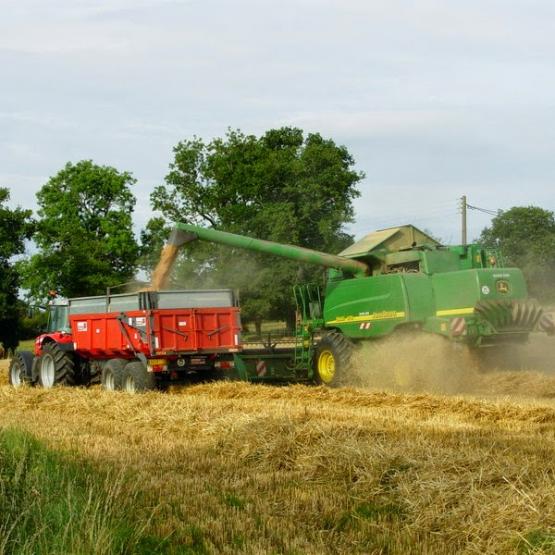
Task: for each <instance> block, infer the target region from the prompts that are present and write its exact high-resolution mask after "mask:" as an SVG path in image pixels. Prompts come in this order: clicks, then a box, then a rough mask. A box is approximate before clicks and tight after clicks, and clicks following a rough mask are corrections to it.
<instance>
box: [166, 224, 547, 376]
mask: <svg viewBox="0 0 555 555" xmlns="http://www.w3.org/2000/svg"><path fill="white" fill-rule="evenodd" d="M197 239H200V240H203V241H209V242H213V243H219V244H223V245H227V246H229V247H232V248H242V249H247V250H252V251H258V252H262V253H267V254H272V255H275V256H281V257H284V258H288V259H291V260H296V261H299V262H301V263H308V264H317V265H320V266H324V267H326V268H328V272H327V280H326V285H325V288H324V290H323V291H322V289H321V288H320V287H319V286H317V285H315V284H304V285H296V286H295V287H294V294H295V300H296V303H297V308H298V310H297V329H296V342H295V347H294V348H293V349H291V350H290V351H283V350H279V349H272V348H270V349H265V350H260V351H257V352H253V351H248V350H244V351H243V352H242V353H241V354H237V355H234V359H235V360H234V364H235V367H236V369H237V370H238V372H239V375H240V377H242V378H244V379H255V380H256V379H260V380H268V379H285V380H303V379H304V380H313V381H316V382H318V383H324V384H328V385H333V384H337V383H341V382H342V381H343V379H344V378H345V376H346V374H347V372H348V368H349V365H350V360H351V355H352V353H353V348H354V347H355V346H356V345H357V344H360V343H361V342H363V341H369V340H376V339H378V338H382V337H386V336H390V335H391V334H392V333H394V332H399V331H401V330H407V331H408V330H411V331H421V332H427V333H432V334H436V335H439V336H443V337H445V338H446V339H447V340H449V341H451V342H455V343H457V344H463V345H466V346H468V347H469V348H470V349H473V350H475V351H476V352H477V353H479V352H480V350H482V349H484V350H485V349H488V351H490V352H491V351H492V350H496V349H498V350H501V349H504V348H505V347H506V346H507V344H518V343H522V342H525V341H527V339H528V336H529V334H530V333H532V332H535V331H543V332H545V333H548V334H553V333H555V323H554V322H553V320H552V318H551V316H550V315H549V314H547V313H546V312H544V310H543V309H542V307H541V306H540V305H538V303H536V302H535V301H534V300H532V299H530V298H529V297H528V292H527V288H526V282H525V280H524V276H523V274H522V272H521V271H520V270H519V269H518V268H507V267H504V264H503V261H502V259H501V257H500V256H499V255H498V253H496V252H494V251H492V250H489V249H485V248H483V247H481V246H479V245H474V244H472V245H463V246H449V247H445V246H443V245H440V244H439V243H438V242H437V241H436V240H434V239H433V238H432V237H430V236H429V235H427V234H426V233H424V232H422V231H421V230H419V229H417V228H416V227H414V226H412V225H406V226H402V227H396V228H389V229H384V230H381V231H376V232H374V233H370V234H368V235H366V236H365V237H363V238H362V239H361V240H360V241H357V242H356V243H354V244H353V245H351V246H350V247H348V248H347V249H345V250H344V251H343V252H341V253H339V254H338V255H332V254H327V253H321V252H317V251H313V250H310V249H306V248H302V247H297V246H293V245H284V244H279V243H274V242H271V241H264V240H260V239H254V238H250V237H244V236H241V235H235V234H232V233H227V232H222V231H217V230H214V229H206V228H202V227H197V226H194V225H189V224H177V225H176V227H175V229H174V231H173V233H172V235H171V237H170V240H169V243H170V244H172V245H174V246H182V245H184V244H186V243H188V242H190V241H194V240H197ZM261 365H263V368H264V373H263V375H260V372H257V369H260V367H261Z"/></svg>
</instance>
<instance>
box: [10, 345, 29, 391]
mask: <svg viewBox="0 0 555 555" xmlns="http://www.w3.org/2000/svg"><path fill="white" fill-rule="evenodd" d="M32 366H33V353H31V352H29V351H18V352H16V353H15V354H14V356H13V358H12V361H11V362H10V370H9V380H10V385H11V386H12V387H21V386H22V385H23V384H25V383H32V382H31V380H30V379H29V376H30V375H31V367H32Z"/></svg>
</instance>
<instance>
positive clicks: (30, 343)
mask: <svg viewBox="0 0 555 555" xmlns="http://www.w3.org/2000/svg"><path fill="white" fill-rule="evenodd" d="M34 347H35V340H34V339H24V340H22V341H20V342H19V345H18V347H17V350H18V351H32V350H33V348H34Z"/></svg>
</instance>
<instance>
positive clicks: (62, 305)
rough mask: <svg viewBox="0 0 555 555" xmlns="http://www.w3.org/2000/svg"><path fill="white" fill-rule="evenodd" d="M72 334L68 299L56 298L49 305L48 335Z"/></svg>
mask: <svg viewBox="0 0 555 555" xmlns="http://www.w3.org/2000/svg"><path fill="white" fill-rule="evenodd" d="M57 331H60V332H65V333H70V332H71V328H70V325H69V303H68V300H67V299H63V298H58V297H56V298H54V299H53V300H52V301H50V303H48V323H47V325H46V333H53V332H57Z"/></svg>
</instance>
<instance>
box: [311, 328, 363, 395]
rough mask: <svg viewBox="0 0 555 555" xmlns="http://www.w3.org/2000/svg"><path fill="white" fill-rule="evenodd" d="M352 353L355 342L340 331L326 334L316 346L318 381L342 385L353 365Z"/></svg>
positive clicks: (315, 375)
mask: <svg viewBox="0 0 555 555" xmlns="http://www.w3.org/2000/svg"><path fill="white" fill-rule="evenodd" d="M352 354H353V344H352V343H351V342H350V341H349V340H348V339H347V338H346V337H345V336H344V335H342V334H341V333H338V332H330V333H328V334H327V335H325V336H324V337H323V338H322V340H321V341H320V343H319V344H318V346H317V348H316V357H315V367H316V368H315V370H316V371H315V373H314V379H315V381H316V383H319V384H324V385H329V386H336V385H340V384H341V382H342V381H344V380H345V374H346V373H347V371H348V369H349V366H350V365H351V355H352Z"/></svg>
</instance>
